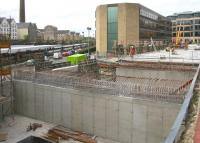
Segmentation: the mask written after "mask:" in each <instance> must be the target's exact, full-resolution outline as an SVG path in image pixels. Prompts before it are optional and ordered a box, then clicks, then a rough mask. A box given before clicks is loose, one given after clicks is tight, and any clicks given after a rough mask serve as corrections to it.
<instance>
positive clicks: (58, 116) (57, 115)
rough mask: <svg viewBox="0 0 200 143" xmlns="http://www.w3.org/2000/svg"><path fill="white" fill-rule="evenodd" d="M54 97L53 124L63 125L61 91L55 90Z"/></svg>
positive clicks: (53, 91)
mask: <svg viewBox="0 0 200 143" xmlns="http://www.w3.org/2000/svg"><path fill="white" fill-rule="evenodd" d="M51 91H52V97H53V122H54V123H56V124H61V122H62V109H61V107H62V104H61V103H62V95H61V90H60V89H55V88H54V89H53V90H51Z"/></svg>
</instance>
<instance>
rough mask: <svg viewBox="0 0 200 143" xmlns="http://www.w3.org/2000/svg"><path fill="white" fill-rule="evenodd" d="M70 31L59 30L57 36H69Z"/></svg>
mask: <svg viewBox="0 0 200 143" xmlns="http://www.w3.org/2000/svg"><path fill="white" fill-rule="evenodd" d="M68 33H69V30H58V32H57V34H68Z"/></svg>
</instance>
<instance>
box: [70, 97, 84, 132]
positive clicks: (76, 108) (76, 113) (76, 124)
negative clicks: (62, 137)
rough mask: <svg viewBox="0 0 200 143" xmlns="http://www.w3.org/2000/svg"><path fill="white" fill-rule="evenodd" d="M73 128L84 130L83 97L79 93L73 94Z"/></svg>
mask: <svg viewBox="0 0 200 143" xmlns="http://www.w3.org/2000/svg"><path fill="white" fill-rule="evenodd" d="M71 98H72V129H73V130H78V131H80V130H82V98H81V96H79V95H75V94H74V95H72V96H71Z"/></svg>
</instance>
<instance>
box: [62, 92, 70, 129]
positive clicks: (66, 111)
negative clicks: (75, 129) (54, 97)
mask: <svg viewBox="0 0 200 143" xmlns="http://www.w3.org/2000/svg"><path fill="white" fill-rule="evenodd" d="M71 119H72V113H71V95H70V93H68V92H67V90H66V89H65V90H62V121H63V125H64V126H66V127H68V128H71V127H72V126H71V123H72V120H71Z"/></svg>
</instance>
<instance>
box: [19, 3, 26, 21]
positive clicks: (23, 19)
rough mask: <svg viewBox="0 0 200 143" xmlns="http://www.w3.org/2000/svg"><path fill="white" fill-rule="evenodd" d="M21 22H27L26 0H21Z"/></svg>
mask: <svg viewBox="0 0 200 143" xmlns="http://www.w3.org/2000/svg"><path fill="white" fill-rule="evenodd" d="M19 22H20V23H25V22H26V17H25V0H20V10H19Z"/></svg>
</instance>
